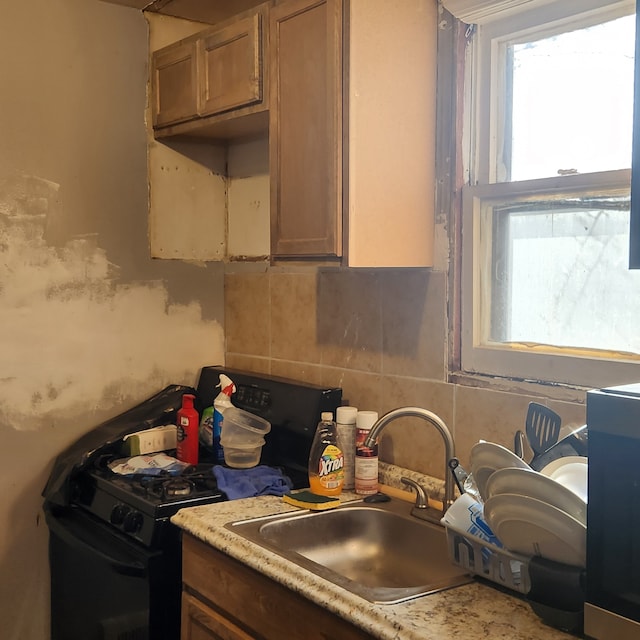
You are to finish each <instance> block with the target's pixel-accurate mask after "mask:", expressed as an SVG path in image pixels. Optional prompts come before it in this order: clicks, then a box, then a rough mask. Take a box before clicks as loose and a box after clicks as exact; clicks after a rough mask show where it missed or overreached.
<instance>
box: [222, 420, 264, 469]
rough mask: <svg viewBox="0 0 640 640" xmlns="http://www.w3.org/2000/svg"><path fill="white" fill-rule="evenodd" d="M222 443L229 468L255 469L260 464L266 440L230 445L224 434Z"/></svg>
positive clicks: (260, 439)
mask: <svg viewBox="0 0 640 640" xmlns="http://www.w3.org/2000/svg"><path fill="white" fill-rule="evenodd" d="M225 426H226V420H225ZM220 442H221V443H222V448H223V451H224V461H225V464H227V465H228V466H230V467H235V468H236V469H249V468H250V467H255V466H256V465H257V464H258V463H259V462H260V454H261V453H262V445H263V444H264V438H259V439H258V441H256V442H250V443H241V442H232V443H229V442H228V441H227V440H226V439H225V437H224V433H223V435H222V438H220Z"/></svg>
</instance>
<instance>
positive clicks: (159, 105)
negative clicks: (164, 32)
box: [152, 40, 198, 127]
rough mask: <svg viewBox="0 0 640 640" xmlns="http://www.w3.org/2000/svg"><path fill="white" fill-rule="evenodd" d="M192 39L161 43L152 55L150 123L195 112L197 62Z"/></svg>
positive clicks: (191, 115)
mask: <svg viewBox="0 0 640 640" xmlns="http://www.w3.org/2000/svg"><path fill="white" fill-rule="evenodd" d="M196 52H197V48H196V42H195V41H194V40H191V41H186V42H179V43H177V44H176V45H171V46H169V47H165V48H164V49H161V50H159V51H156V52H155V53H154V55H153V77H152V87H153V89H152V91H153V126H154V127H162V126H166V125H169V124H173V123H176V122H182V121H184V120H189V119H191V118H194V117H196V116H197V115H198V62H197V55H196Z"/></svg>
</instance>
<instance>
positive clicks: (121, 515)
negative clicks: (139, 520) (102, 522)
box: [109, 504, 130, 525]
mask: <svg viewBox="0 0 640 640" xmlns="http://www.w3.org/2000/svg"><path fill="white" fill-rule="evenodd" d="M129 511H130V509H129V507H127V505H126V504H117V505H116V506H115V507H113V509H111V515H110V516H109V520H110V522H111V524H116V525H118V524H122V523H123V522H124V519H125V518H126V517H127V514H128V513H129Z"/></svg>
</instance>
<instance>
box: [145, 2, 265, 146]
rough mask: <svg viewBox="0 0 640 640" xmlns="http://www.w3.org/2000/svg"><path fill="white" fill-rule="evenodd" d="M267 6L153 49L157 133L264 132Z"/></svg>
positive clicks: (221, 134)
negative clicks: (156, 49) (161, 47)
mask: <svg viewBox="0 0 640 640" xmlns="http://www.w3.org/2000/svg"><path fill="white" fill-rule="evenodd" d="M269 6H270V4H269V3H264V4H262V5H260V6H258V7H256V8H255V9H252V10H250V11H248V12H245V13H242V14H240V15H238V16H236V17H235V18H232V19H230V20H227V21H225V22H223V23H220V24H218V25H216V26H213V27H210V28H208V29H206V30H204V31H201V32H199V33H197V34H195V35H193V36H190V37H188V38H185V39H183V40H181V41H179V42H176V43H174V44H171V45H169V46H167V47H164V48H163V49H160V50H158V51H155V52H154V53H153V57H152V92H153V102H152V105H153V126H154V130H155V135H156V137H158V138H161V137H171V136H183V137H184V136H187V137H193V138H213V139H217V138H220V139H230V138H243V137H248V136H251V135H255V134H259V133H265V134H266V132H267V130H268V116H267V112H266V110H267V108H268V100H267V97H268V92H267V87H268V77H269V73H268V69H267V65H266V63H265V59H266V56H267V52H268V42H269V34H268V29H267V25H268V14H269Z"/></svg>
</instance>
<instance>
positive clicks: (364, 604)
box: [172, 469, 575, 640]
mask: <svg viewBox="0 0 640 640" xmlns="http://www.w3.org/2000/svg"><path fill="white" fill-rule="evenodd" d="M385 471H386V472H387V475H386V477H385V478H384V482H385V483H387V484H390V485H393V484H396V482H395V481H394V478H395V475H396V474H395V473H394V471H393V470H391V469H385ZM399 475H400V474H398V478H399ZM409 475H411V476H414V474H409ZM434 488H436V489H437V487H434ZM356 498H357V496H355V495H354V494H349V493H344V494H343V496H342V497H341V500H342V501H343V502H346V501H348V500H350V499H356ZM295 510H296V509H295V508H294V507H291V506H290V505H287V504H285V503H284V502H282V500H281V498H277V497H273V496H263V497H256V498H245V499H243V500H234V501H231V502H219V503H215V504H211V505H205V506H199V507H191V508H187V509H182V510H180V511H179V512H178V513H177V514H176V515H175V516H173V518H172V522H173V523H175V524H176V525H178V526H179V527H181V528H182V529H184V530H185V531H188V532H189V533H191V534H192V535H194V536H195V537H197V538H199V539H200V540H202V541H204V542H206V543H207V544H210V545H211V546H213V547H215V548H216V549H219V550H221V551H223V552H224V553H226V554H228V555H229V556H232V557H233V558H236V559H237V560H240V561H241V562H243V563H244V564H246V565H248V566H250V567H252V568H254V569H256V570H257V571H259V572H261V573H262V574H264V575H266V576H268V577H270V578H272V579H273V580H276V581H277V582H279V583H281V584H283V585H285V586H286V587H288V588H289V589H291V590H292V591H296V592H298V593H300V594H302V595H304V596H305V597H307V598H308V599H309V600H312V601H313V602H315V603H317V604H319V605H320V606H322V607H324V608H325V609H327V610H329V611H331V612H333V613H335V614H336V615H338V616H341V617H342V618H345V619H346V620H349V621H350V622H352V623H353V624H355V625H357V626H359V627H360V628H362V629H364V630H365V631H366V632H368V633H370V634H371V635H372V636H374V637H376V638H381V639H382V640H443V639H445V638H446V639H449V638H455V639H458V640H467V639H468V640H472V639H473V640H475V639H479V638H489V637H491V638H492V639H493V640H570V639H572V638H575V636H572V635H569V634H566V633H563V632H561V631H558V630H556V629H553V628H551V627H549V626H547V625H545V624H544V623H543V622H542V621H541V620H540V619H539V618H538V617H537V616H536V615H535V614H534V613H533V612H532V610H531V609H530V607H529V605H528V604H527V603H526V602H525V601H524V600H523V599H521V598H519V597H518V596H516V595H514V596H511V595H509V594H507V593H505V592H504V591H500V590H498V589H494V588H492V587H490V586H487V585H486V584H482V583H480V582H473V583H471V584H468V585H464V586H461V587H457V588H454V589H449V590H447V591H442V592H440V593H435V594H431V595H427V596H423V597H421V598H416V599H414V600H409V601H407V602H403V603H400V604H395V605H377V604H372V603H370V602H368V601H366V600H364V599H362V598H360V597H359V596H356V595H354V594H352V593H350V592H349V591H346V590H345V589H343V588H341V587H338V586H336V585H333V584H332V583H330V582H328V581H327V580H324V579H323V578H320V577H318V576H316V575H315V574H313V573H311V572H309V571H307V570H306V569H303V568H301V567H298V566H297V565H296V564H294V563H292V562H290V561H288V560H286V559H285V558H283V557H281V556H279V555H277V554H275V553H272V552H270V551H268V550H267V549H264V548H262V547H260V546H258V545H256V544H254V543H252V542H250V541H249V540H246V539H245V538H243V537H241V536H239V535H237V534H235V533H233V532H232V531H230V530H229V529H226V528H225V525H226V524H228V523H229V522H234V521H237V520H243V519H249V518H256V517H260V516H265V515H270V514H276V513H284V512H287V511H295Z"/></svg>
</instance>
